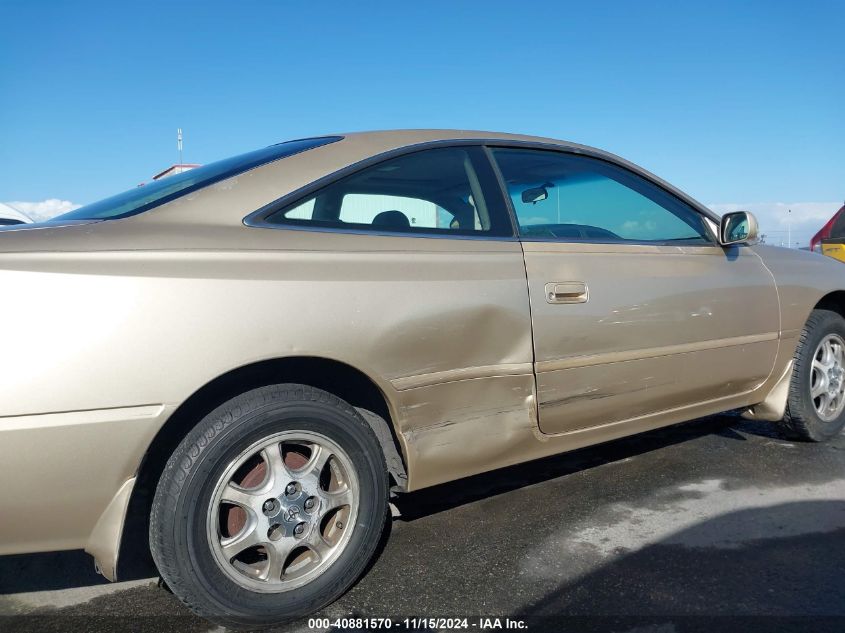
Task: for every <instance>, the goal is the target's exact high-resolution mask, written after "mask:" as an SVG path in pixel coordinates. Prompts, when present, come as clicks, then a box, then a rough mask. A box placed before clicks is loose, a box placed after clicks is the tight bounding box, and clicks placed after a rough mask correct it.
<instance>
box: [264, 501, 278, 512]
mask: <svg viewBox="0 0 845 633" xmlns="http://www.w3.org/2000/svg"><path fill="white" fill-rule="evenodd" d="M275 508H276V503H275V502H274V501H273V500H272V499H267V501H265V502H264V512H266V513H270V512H272V511H273V510H274V509H275Z"/></svg>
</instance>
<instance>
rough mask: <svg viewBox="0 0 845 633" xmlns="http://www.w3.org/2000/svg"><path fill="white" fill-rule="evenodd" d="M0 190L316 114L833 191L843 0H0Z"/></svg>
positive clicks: (265, 136) (247, 136)
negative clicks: (599, 152) (579, 148)
mask: <svg viewBox="0 0 845 633" xmlns="http://www.w3.org/2000/svg"><path fill="white" fill-rule="evenodd" d="M0 23H2V24H3V29H2V35H0V200H8V201H15V200H20V201H35V200H43V199H45V198H60V199H66V200H70V201H72V202H75V203H87V202H92V201H94V200H96V199H98V198H101V197H104V196H106V195H109V194H112V193H115V192H117V191H121V190H123V189H126V188H129V187H132V186H134V185H135V184H137V183H138V182H140V181H142V180H145V179H149V177H150V176H151V175H152V174H154V173H156V172H157V171H159V170H160V169H162V168H164V167H166V166H168V165H169V164H171V163H173V162H174V161H175V159H176V148H175V131H176V128H177V127H182V128H183V129H184V130H185V160H186V161H188V162H191V161H195V162H201V163H204V162H209V161H211V160H214V159H217V158H221V157H225V156H227V155H231V154H235V153H238V152H241V151H245V150H248V149H251V148H255V147H259V146H263V145H267V144H270V143H273V142H277V141H280V140H284V139H289V138H294V137H301V136H305V135H314V134H323V133H328V132H335V131H351V130H362V129H384V128H396V127H457V128H477V129H494V130H502V131H515V132H525V133H532V134H541V135H546V136H554V137H560V138H565V139H570V140H574V141H578V142H582V143H587V144H589V145H595V146H598V147H602V148H604V149H608V150H610V151H613V152H616V153H618V154H620V155H622V156H624V157H626V158H629V159H631V160H633V161H635V162H637V163H640V164H641V165H643V166H645V167H646V168H648V169H650V170H652V171H654V172H656V173H657V174H658V175H660V176H662V177H664V178H666V179H667V180H669V181H671V182H673V183H674V184H676V185H678V186H679V187H681V188H682V189H685V190H686V191H688V192H689V193H690V194H692V195H693V196H694V197H696V198H698V199H699V200H701V201H703V202H705V203H732V202H733V203H751V202H772V203H773V202H778V201H782V202H786V203H792V202H795V201H838V200H842V199H843V197H845V1H842V0H802V1H800V2H799V1H793V2H779V1H771V0H769V1H765V2H763V1H761V2H741V1H732V2H677V1H673V2H650V1H645V0H643V1H637V2H622V1H618V2H615V1H605V2H586V1H583V0H582V1H580V2H565V1H561V2H529V1H522V2H492V1H489V0H488V1H484V2H469V1H457V0H453V1H450V2H432V1H425V2H408V3H405V2H376V3H370V2H282V1H278V0H277V1H273V2H249V1H246V2H231V1H230V2H215V1H210V0H208V1H204V2H195V3H193V2H176V1H171V2H161V3H158V2H144V3H135V2H102V3H91V2H50V1H40V2H33V1H31V0H27V1H10V0H0Z"/></svg>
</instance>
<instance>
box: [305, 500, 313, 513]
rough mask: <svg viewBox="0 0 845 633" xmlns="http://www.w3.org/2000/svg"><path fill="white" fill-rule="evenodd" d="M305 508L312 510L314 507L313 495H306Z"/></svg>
mask: <svg viewBox="0 0 845 633" xmlns="http://www.w3.org/2000/svg"><path fill="white" fill-rule="evenodd" d="M305 509H306V510H313V509H314V497H308V498H307V499H306V500H305Z"/></svg>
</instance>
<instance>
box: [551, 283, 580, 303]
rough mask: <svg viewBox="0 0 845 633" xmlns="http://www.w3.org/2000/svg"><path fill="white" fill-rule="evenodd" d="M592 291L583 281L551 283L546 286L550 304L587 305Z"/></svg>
mask: <svg viewBox="0 0 845 633" xmlns="http://www.w3.org/2000/svg"><path fill="white" fill-rule="evenodd" d="M589 300H590V290H589V289H588V288H587V284H585V283H584V282H583V281H551V282H549V283H547V284H546V301H547V302H549V303H587V301H589Z"/></svg>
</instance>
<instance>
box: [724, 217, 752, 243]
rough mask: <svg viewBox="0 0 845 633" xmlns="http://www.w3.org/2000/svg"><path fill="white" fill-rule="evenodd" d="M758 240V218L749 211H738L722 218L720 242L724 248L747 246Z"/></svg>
mask: <svg viewBox="0 0 845 633" xmlns="http://www.w3.org/2000/svg"><path fill="white" fill-rule="evenodd" d="M756 239H757V218H755V217H754V214H752V213H749V212H748V211H736V212H734V213H726V214H725V215H723V216H722V221H721V223H720V224H719V241H720V242H721V243H722V246H728V245H729V244H745V243H748V242H753V241H755V240H756Z"/></svg>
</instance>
